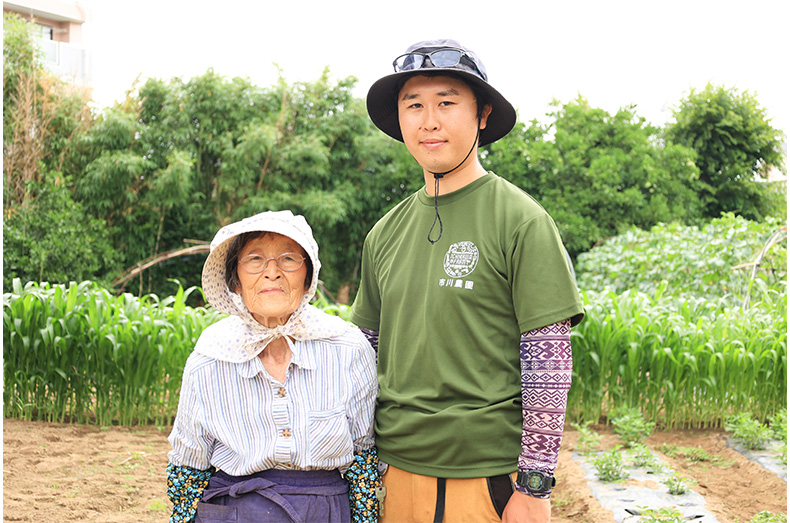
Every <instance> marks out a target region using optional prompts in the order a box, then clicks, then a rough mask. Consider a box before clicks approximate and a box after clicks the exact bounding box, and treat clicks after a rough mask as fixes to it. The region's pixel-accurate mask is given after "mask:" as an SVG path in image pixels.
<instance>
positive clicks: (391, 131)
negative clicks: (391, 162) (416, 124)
mask: <svg viewBox="0 0 790 523" xmlns="http://www.w3.org/2000/svg"><path fill="white" fill-rule="evenodd" d="M448 48H449V49H456V50H459V51H462V52H463V53H464V56H463V58H462V59H461V60H460V61H459V62H458V63H457V64H455V65H451V66H443V67H438V66H436V65H434V64H433V63H432V62H431V61H429V60H424V61H423V63H422V64H421V66H420V67H419V68H417V69H409V70H407V71H399V72H396V73H393V74H391V75H388V76H385V77H383V78H380V79H379V80H377V81H376V82H374V83H373V85H372V86H371V87H370V90H368V96H367V107H368V114H369V115H370V119H371V120H372V121H373V123H374V124H375V125H376V127H378V128H379V129H381V130H382V131H383V132H384V133H386V134H387V135H389V136H391V137H392V138H395V139H396V140H398V141H399V142H402V141H403V135H402V134H401V130H400V124H399V122H398V105H397V96H398V89H399V87H400V86H401V85H403V82H405V81H406V80H407V79H408V77H410V76H414V75H419V74H423V73H425V72H428V71H430V72H434V71H447V72H448V73H451V74H452V75H454V76H457V77H460V78H462V79H463V80H464V81H465V82H467V83H468V84H470V85H472V86H474V87H476V88H477V89H479V90H481V91H483V92H484V93H486V95H487V96H488V99H489V100H488V101H489V103H490V104H491V107H492V111H491V114H490V115H489V117H488V121H487V123H486V128H485V129H482V130H481V131H480V146H481V147H482V146H484V145H488V144H490V143H493V142H495V141H497V140H499V139H500V138H502V137H503V136H505V135H506V134H507V133H509V132H510V130H511V129H513V126H514V125H515V124H516V110H515V109H514V108H513V106H512V105H511V104H510V102H508V101H507V100H506V99H505V97H504V96H502V95H501V94H500V93H499V91H497V90H496V89H494V88H493V87H492V86H491V84H489V83H488V73H486V69H485V66H484V65H483V62H481V61H480V58H478V56H477V55H476V54H475V53H474V52H473V51H472V50H471V49H467V48H466V47H464V46H463V45H461V44H460V43H459V42H457V41H455V40H449V39H444V40H424V41H422V42H417V43H416V44H413V45H411V46H409V48H408V49H407V50H406V53H407V54H408V53H430V52H432V51H436V50H440V49H448Z"/></svg>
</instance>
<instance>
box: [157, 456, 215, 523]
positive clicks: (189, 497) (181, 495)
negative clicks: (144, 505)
mask: <svg viewBox="0 0 790 523" xmlns="http://www.w3.org/2000/svg"><path fill="white" fill-rule="evenodd" d="M210 478H211V471H210V470H198V469H193V468H192V467H186V466H183V465H173V464H172V463H168V464H167V497H168V498H170V502H171V503H173V513H172V514H171V515H170V523H188V522H191V521H194V519H195V513H196V512H197V504H198V501H200V498H201V497H203V490H205V488H206V487H207V486H208V480H209V479H210Z"/></svg>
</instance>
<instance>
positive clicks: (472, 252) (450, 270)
mask: <svg viewBox="0 0 790 523" xmlns="http://www.w3.org/2000/svg"><path fill="white" fill-rule="evenodd" d="M479 259H480V251H478V250H477V247H476V246H475V244H474V243H472V242H458V243H454V244H452V245H450V248H449V249H447V254H445V255H444V272H446V273H447V275H448V276H450V277H452V278H463V277H464V276H467V275H469V274H472V271H474V270H475V267H477V261H478V260H479Z"/></svg>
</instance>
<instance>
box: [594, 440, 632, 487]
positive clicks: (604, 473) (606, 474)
mask: <svg viewBox="0 0 790 523" xmlns="http://www.w3.org/2000/svg"><path fill="white" fill-rule="evenodd" d="M619 451H620V447H619V446H617V447H615V448H614V449H612V450H610V451H609V452H603V453H601V454H600V455H598V456H596V457H594V458H593V459H592V464H593V466H594V467H595V471H596V475H597V476H598V478H599V479H600V480H601V481H603V482H605V483H610V482H612V481H621V480H624V479H627V478H628V471H626V470H625V468H624V466H625V464H624V463H623V456H622V455H621V454H620V452H619Z"/></svg>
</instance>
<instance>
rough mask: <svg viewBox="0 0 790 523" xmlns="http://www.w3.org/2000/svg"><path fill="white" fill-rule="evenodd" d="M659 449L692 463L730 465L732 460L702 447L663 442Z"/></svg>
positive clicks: (670, 455) (668, 454)
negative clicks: (680, 445) (726, 459)
mask: <svg viewBox="0 0 790 523" xmlns="http://www.w3.org/2000/svg"><path fill="white" fill-rule="evenodd" d="M658 450H659V451H661V452H663V453H664V454H666V455H667V456H669V457H672V458H681V459H684V460H686V461H688V462H690V463H692V464H693V463H702V462H707V463H710V464H711V465H716V466H718V467H729V466H731V465H732V461H725V460H723V459H722V458H721V456H718V455H716V454H711V453H709V452H707V451H706V450H705V449H703V448H701V447H679V446H677V445H672V444H671V443H662V444H661V445H659V446H658Z"/></svg>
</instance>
